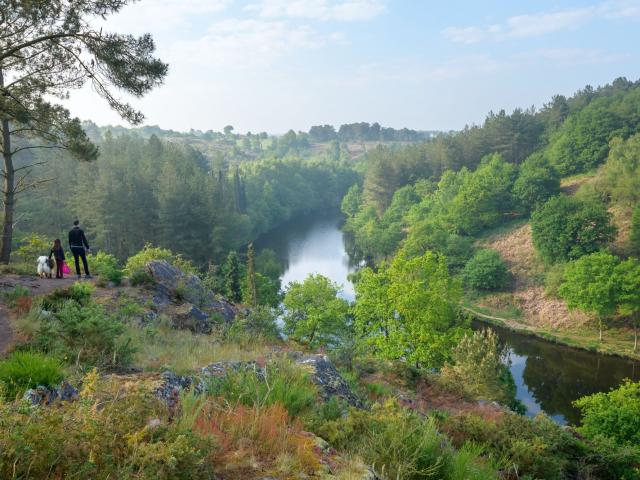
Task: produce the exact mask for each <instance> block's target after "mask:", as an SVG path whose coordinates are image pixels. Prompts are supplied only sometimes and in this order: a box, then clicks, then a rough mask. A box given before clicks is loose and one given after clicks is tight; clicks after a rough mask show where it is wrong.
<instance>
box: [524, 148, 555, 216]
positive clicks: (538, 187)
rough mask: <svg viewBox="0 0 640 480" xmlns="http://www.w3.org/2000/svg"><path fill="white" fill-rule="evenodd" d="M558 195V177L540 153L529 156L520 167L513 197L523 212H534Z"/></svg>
mask: <svg viewBox="0 0 640 480" xmlns="http://www.w3.org/2000/svg"><path fill="white" fill-rule="evenodd" d="M559 193H560V175H558V172H556V170H555V168H553V166H552V165H551V164H550V163H549V162H548V160H546V159H545V158H544V157H543V156H542V155H541V154H540V153H536V154H533V155H531V156H530V157H529V158H527V159H526V160H525V161H524V163H523V164H522V165H521V166H520V170H519V172H518V178H517V179H516V181H515V182H514V184H513V195H514V197H515V200H516V201H517V202H518V203H519V204H520V207H521V208H522V209H523V210H524V211H525V212H527V213H528V212H531V211H533V210H535V209H536V207H537V206H538V205H541V204H543V203H544V202H546V201H547V200H548V199H549V198H551V197H554V196H556V195H558V194H559Z"/></svg>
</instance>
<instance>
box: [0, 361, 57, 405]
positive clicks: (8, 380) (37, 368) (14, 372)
mask: <svg viewBox="0 0 640 480" xmlns="http://www.w3.org/2000/svg"><path fill="white" fill-rule="evenodd" d="M62 378H63V368H62V365H61V364H60V362H59V361H58V360H57V359H55V358H51V357H46V356H44V355H42V354H40V353H37V352H14V353H13V354H11V356H10V357H9V358H8V359H7V360H4V361H1V362H0V385H2V386H3V388H2V389H1V390H2V391H3V392H2V393H3V394H4V396H5V398H7V399H9V400H12V399H15V398H16V397H18V396H20V395H22V394H23V393H24V392H25V391H26V390H28V389H29V388H35V387H37V386H38V385H44V386H45V387H50V388H51V387H54V386H56V385H57V384H58V383H60V381H62Z"/></svg>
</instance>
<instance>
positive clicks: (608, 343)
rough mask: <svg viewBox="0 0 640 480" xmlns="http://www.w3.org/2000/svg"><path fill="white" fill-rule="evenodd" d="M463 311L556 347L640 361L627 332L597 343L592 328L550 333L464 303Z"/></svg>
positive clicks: (605, 335)
mask: <svg viewBox="0 0 640 480" xmlns="http://www.w3.org/2000/svg"><path fill="white" fill-rule="evenodd" d="M462 308H463V310H464V311H465V312H467V313H469V314H470V315H471V316H473V317H474V318H476V319H477V320H479V321H481V322H484V323H488V324H490V325H497V326H499V327H502V328H505V329H507V330H509V331H512V332H514V333H518V334H521V335H530V336H534V337H537V338H540V339H543V340H546V341H549V342H553V343H557V344H559V345H564V346H567V347H571V348H577V349H580V350H586V351H589V352H595V353H601V354H604V355H611V356H616V357H621V358H626V359H630V360H640V351H638V352H634V351H633V332H632V331H628V330H627V329H621V328H611V329H607V330H605V331H604V332H603V340H602V342H600V341H599V332H598V329H597V328H595V325H594V326H592V325H588V324H583V325H581V326H580V329H579V330H573V329H560V328H556V329H550V328H543V327H538V326H534V325H530V324H528V323H525V322H524V321H523V320H522V319H520V318H517V315H513V316H512V318H508V316H501V315H500V313H501V312H496V311H493V310H492V309H489V308H485V307H479V306H477V305H473V304H471V303H467V302H465V303H464V304H463V305H462Z"/></svg>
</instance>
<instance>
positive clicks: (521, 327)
mask: <svg viewBox="0 0 640 480" xmlns="http://www.w3.org/2000/svg"><path fill="white" fill-rule="evenodd" d="M462 309H463V310H466V311H467V312H469V313H472V314H473V315H475V316H476V317H480V318H485V319H487V320H494V321H497V322H501V323H503V324H504V325H505V326H507V327H508V328H510V329H512V330H517V331H530V332H535V329H534V328H533V327H532V326H531V325H525V324H522V323H517V322H514V321H513V320H509V319H508V318H502V317H492V316H491V315H485V314H484V313H480V312H477V311H476V310H473V309H471V308H468V307H462Z"/></svg>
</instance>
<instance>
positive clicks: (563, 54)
mask: <svg viewBox="0 0 640 480" xmlns="http://www.w3.org/2000/svg"><path fill="white" fill-rule="evenodd" d="M629 57H630V55H629V54H623V53H612V52H607V51H605V50H602V49H598V48H543V49H538V50H533V51H530V52H524V53H521V54H517V55H514V57H513V58H514V60H515V61H516V62H520V63H530V64H534V65H535V64H539V63H540V62H544V63H551V64H553V65H554V66H556V67H573V66H576V65H604V64H609V63H616V62H622V61H624V60H628V59H629Z"/></svg>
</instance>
